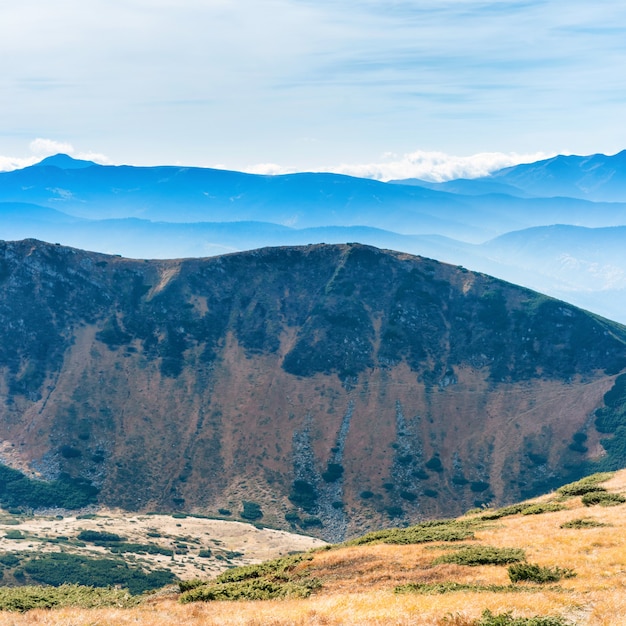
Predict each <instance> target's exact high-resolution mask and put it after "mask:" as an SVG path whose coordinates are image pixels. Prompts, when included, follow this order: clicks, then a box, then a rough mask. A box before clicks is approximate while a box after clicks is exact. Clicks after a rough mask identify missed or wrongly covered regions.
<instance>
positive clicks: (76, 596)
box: [0, 585, 138, 612]
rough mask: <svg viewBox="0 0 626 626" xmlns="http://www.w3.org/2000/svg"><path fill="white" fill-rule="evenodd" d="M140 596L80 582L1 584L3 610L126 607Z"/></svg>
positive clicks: (0, 600) (0, 599)
mask: <svg viewBox="0 0 626 626" xmlns="http://www.w3.org/2000/svg"><path fill="white" fill-rule="evenodd" d="M137 602H138V599H137V598H136V597H133V596H132V595H131V594H130V593H129V592H128V591H127V590H125V589H113V588H111V587H107V588H106V589H97V588H94V587H83V586H80V585H61V586H60V587H35V586H28V587H0V611H20V612H25V611H30V610H31V609H51V608H60V607H66V606H67V607H69V606H71V607H79V608H83V609H92V608H99V607H108V606H113V607H118V608H126V607H131V606H134V605H135V604H137Z"/></svg>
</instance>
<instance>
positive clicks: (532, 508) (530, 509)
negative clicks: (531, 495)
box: [520, 502, 565, 515]
mask: <svg viewBox="0 0 626 626" xmlns="http://www.w3.org/2000/svg"><path fill="white" fill-rule="evenodd" d="M564 508H565V507H564V506H563V505H562V504H558V503H557V502H538V503H537V504H531V505H529V506H527V507H525V508H523V509H522V510H521V511H520V512H521V514H522V515H541V514H542V513H556V512H557V511H562V510H563V509H564Z"/></svg>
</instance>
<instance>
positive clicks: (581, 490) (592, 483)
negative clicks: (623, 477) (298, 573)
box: [556, 472, 613, 497]
mask: <svg viewBox="0 0 626 626" xmlns="http://www.w3.org/2000/svg"><path fill="white" fill-rule="evenodd" d="M612 476H613V472H598V473H597V474H591V476H586V477H585V478H581V479H580V480H578V481H576V482H575V483H570V484H569V485H563V486H562V487H559V488H558V489H557V490H556V491H557V493H558V494H559V495H561V496H565V497H573V496H584V495H585V494H587V493H593V492H595V491H606V489H605V488H604V487H602V486H601V485H600V483H603V482H606V481H607V480H609V478H611V477H612Z"/></svg>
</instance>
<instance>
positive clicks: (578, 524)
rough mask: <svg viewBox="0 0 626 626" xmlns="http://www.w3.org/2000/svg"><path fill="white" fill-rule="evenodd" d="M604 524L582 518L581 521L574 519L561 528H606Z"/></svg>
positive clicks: (588, 518)
mask: <svg viewBox="0 0 626 626" xmlns="http://www.w3.org/2000/svg"><path fill="white" fill-rule="evenodd" d="M606 525H607V524H603V523H602V522H598V521H597V520H595V519H591V518H590V517H581V518H579V519H573V520H570V521H569V522H565V523H564V524H561V528H597V527H598V526H606Z"/></svg>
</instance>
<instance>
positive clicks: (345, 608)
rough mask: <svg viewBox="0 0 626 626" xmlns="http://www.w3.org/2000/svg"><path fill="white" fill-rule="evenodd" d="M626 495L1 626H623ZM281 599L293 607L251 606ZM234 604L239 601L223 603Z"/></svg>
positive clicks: (493, 516) (591, 488)
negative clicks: (115, 604)
mask: <svg viewBox="0 0 626 626" xmlns="http://www.w3.org/2000/svg"><path fill="white" fill-rule="evenodd" d="M625 492H626V472H625V471H621V472H618V473H617V474H615V475H614V476H611V475H610V474H605V475H594V476H591V477H588V478H586V479H583V480H582V481H580V482H579V483H575V484H571V485H568V486H566V487H564V488H561V489H559V490H558V491H557V492H555V493H552V494H548V495H546V496H544V497H542V498H539V499H535V500H532V501H526V502H523V503H520V504H516V505H513V506H509V507H505V508H501V509H492V508H487V509H477V510H474V511H469V512H468V513H467V514H465V515H464V516H462V517H460V518H458V519H451V520H441V521H439V522H436V523H431V524H422V525H418V526H414V527H409V528H406V529H393V530H390V531H386V532H385V531H383V532H376V533H371V534H369V535H366V536H364V537H360V538H358V539H357V540H354V541H351V542H347V543H345V544H339V545H334V546H325V547H322V548H318V549H315V550H312V551H310V552H307V553H304V554H300V555H292V556H289V557H283V558H282V559H279V560H275V561H271V562H266V563H264V564H262V565H258V566H248V567H244V568H238V569H231V570H228V571H227V572H225V573H224V574H222V575H221V576H220V577H219V578H217V579H214V578H208V577H203V578H202V579H200V580H198V581H195V582H193V581H189V582H188V583H186V584H184V585H181V590H182V593H180V592H179V591H178V590H176V589H175V588H173V587H169V588H168V589H164V590H163V591H161V592H157V593H156V594H154V595H148V596H144V597H143V598H141V599H139V601H138V603H137V602H135V603H134V606H132V603H131V606H130V607H129V608H121V606H119V607H113V608H111V607H108V608H106V607H101V608H93V609H91V610H85V609H80V608H56V609H52V610H49V609H45V610H43V609H35V610H31V611H29V612H28V613H25V614H23V615H19V614H16V613H15V612H11V613H9V612H2V613H0V624H11V625H12V626H20V625H21V624H32V623H46V624H68V623H71V624H94V623H107V624H112V623H115V624H126V623H142V624H149V625H152V626H160V625H165V624H171V623H177V624H188V625H190V626H192V625H195V624H206V625H208V626H211V625H215V626H217V625H220V626H229V625H233V626H234V625H235V624H237V625H239V626H259V625H261V624H264V625H265V624H271V625H273V626H287V625H296V626H299V625H302V626H304V625H306V624H326V625H328V626H339V625H346V626H349V625H356V624H358V625H363V626H374V625H375V624H388V625H390V626H404V625H407V624H420V625H421V626H450V625H453V626H583V625H584V626H608V625H614V624H621V623H623V616H624V613H625V610H626V599H625V595H624V586H625V585H626V575H625V572H626V554H625V553H624V550H623V543H624V539H623V538H624V533H625V532H626V518H625V516H624V506H625V504H624V503H625V502H626V497H625V495H624V493H625ZM89 593H91V594H92V595H93V592H89ZM50 595H51V593H50V591H49V590H48V591H43V590H40V591H39V592H38V593H37V592H36V593H35V594H31V595H30V600H27V596H26V595H25V593H24V592H23V591H20V590H15V591H5V592H4V595H3V596H2V598H0V601H2V602H3V603H4V604H3V606H7V604H6V603H7V601H8V599H9V598H13V599H14V601H15V598H19V597H21V598H22V599H24V600H26V601H28V602H31V603H32V602H33V601H35V602H37V601H39V602H41V601H42V599H43V598H45V597H49V596H50ZM272 595H274V596H277V597H279V598H280V597H281V596H282V599H266V600H260V599H257V600H255V601H251V600H249V599H248V600H246V599H245V598H251V597H254V596H256V597H257V598H263V597H268V596H270V597H271V596H272ZM229 597H230V598H231V599H234V598H237V597H238V598H239V601H237V602H233V601H220V598H221V599H224V598H229ZM212 598H217V599H212ZM65 601H66V602H67V599H66V600H65ZM71 601H74V602H75V601H76V598H74V599H73V600H70V602H71ZM30 606H32V604H31V605H30Z"/></svg>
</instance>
